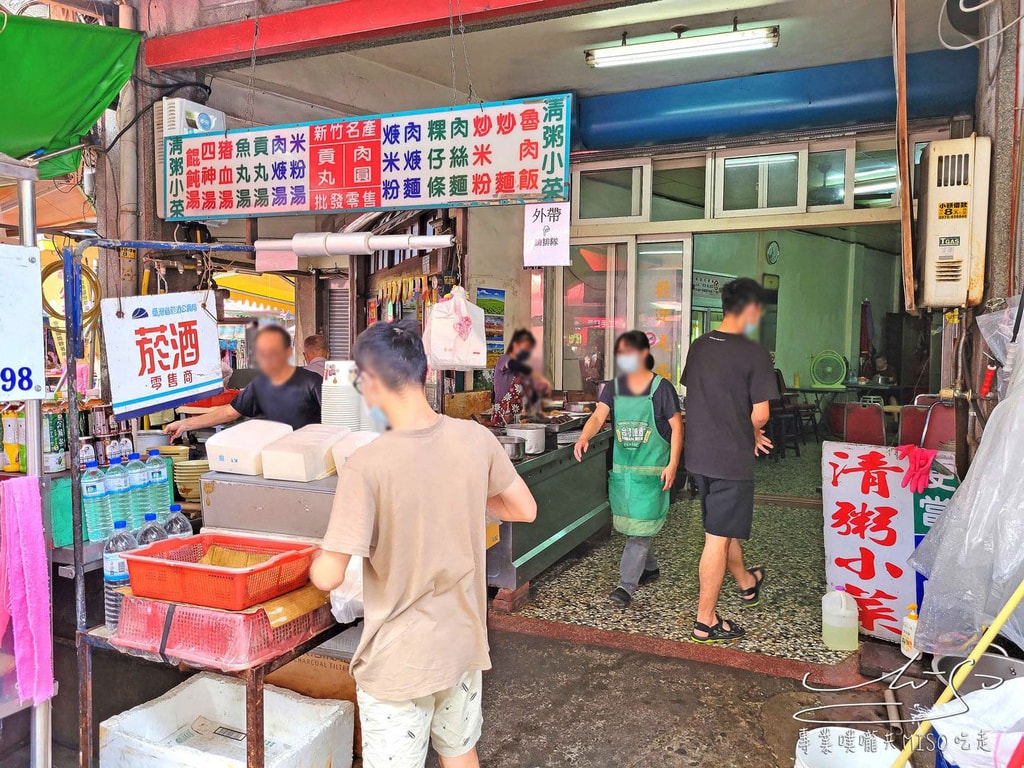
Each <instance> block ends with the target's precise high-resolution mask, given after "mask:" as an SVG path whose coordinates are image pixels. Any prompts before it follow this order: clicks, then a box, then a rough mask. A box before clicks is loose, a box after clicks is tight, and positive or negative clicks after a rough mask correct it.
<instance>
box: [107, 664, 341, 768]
mask: <svg viewBox="0 0 1024 768" xmlns="http://www.w3.org/2000/svg"><path fill="white" fill-rule="evenodd" d="M264 718H265V719H264V741H265V743H266V760H265V762H264V765H265V766H266V768H284V767H285V766H299V765H301V766H303V768H350V767H351V765H352V738H353V729H354V726H355V708H354V707H353V705H352V703H351V702H348V701H335V700H332V699H310V698H308V697H306V696H300V695H299V694H297V693H293V692H291V691H287V690H285V689H283V688H276V687H274V686H272V685H268V686H266V687H265V688H264ZM245 749H246V742H245V684H244V683H243V682H241V681H240V680H235V679H233V678H230V677H224V676H222V675H214V674H209V673H203V674H199V675H196V676H195V677H192V678H189V679H188V680H186V681H185V682H184V683H182V684H181V685H179V686H178V687H177V688H173V689H172V690H170V691H168V692H167V693H165V694H164V695H163V696H160V697H159V698H156V699H153V700H152V701H149V702H146V703H145V704H141V705H139V706H137V707H135V708H134V709H129V710H128V711H127V712H123V713H121V714H120V715H115V716H114V717H112V718H110V719H109V720H105V721H104V722H102V723H101V724H100V768H171V766H174V767H175V768H244V766H245V764H246V760H245Z"/></svg>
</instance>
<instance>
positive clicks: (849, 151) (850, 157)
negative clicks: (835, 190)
mask: <svg viewBox="0 0 1024 768" xmlns="http://www.w3.org/2000/svg"><path fill="white" fill-rule="evenodd" d="M839 150H844V151H845V152H846V166H845V170H844V175H843V182H844V183H843V202H842V203H837V204H834V205H810V204H808V205H807V210H808V211H847V210H849V211H852V210H853V187H854V177H853V174H854V169H855V168H856V166H857V142H856V141H855V140H854V139H845V140H842V141H814V142H811V143H810V144H808V146H807V164H808V168H809V167H810V160H811V155H812V154H814V153H815V152H837V151H839ZM806 189H809V187H807V188H806ZM806 189H805V192H804V199H805V200H806V196H807V193H806Z"/></svg>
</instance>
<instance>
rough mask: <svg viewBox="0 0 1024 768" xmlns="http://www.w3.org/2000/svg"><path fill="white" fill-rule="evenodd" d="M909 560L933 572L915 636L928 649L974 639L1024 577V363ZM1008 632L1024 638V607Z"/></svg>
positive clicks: (951, 648) (954, 649)
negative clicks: (954, 487) (971, 460)
mask: <svg viewBox="0 0 1024 768" xmlns="http://www.w3.org/2000/svg"><path fill="white" fill-rule="evenodd" d="M1017 346H1018V347H1019V346H1020V341H1019V340H1018V342H1017ZM1016 352H1017V355H1018V359H1020V357H1019V355H1020V350H1019V349H1018V350H1016ZM910 563H911V565H913V566H914V568H916V569H917V570H918V571H920V572H921V573H922V574H924V575H925V576H926V577H928V579H929V581H928V583H927V584H926V585H925V590H924V601H923V603H922V605H921V611H920V620H919V622H918V625H917V635H916V637H915V640H914V644H915V646H916V647H917V648H918V650H921V651H925V652H927V653H936V654H950V653H959V652H962V651H963V650H964V649H965V648H968V647H970V646H973V644H974V642H975V641H976V640H977V639H978V637H979V636H980V633H981V630H982V627H984V626H985V625H987V624H990V623H991V622H992V619H994V618H995V615H996V614H997V613H998V612H999V610H1000V609H1001V608H1002V607H1003V605H1004V604H1005V603H1006V601H1007V599H1009V597H1010V595H1011V594H1012V593H1013V591H1014V590H1015V589H1016V588H1017V586H1018V585H1019V584H1020V583H1021V581H1022V580H1024V365H1017V367H1016V369H1015V370H1014V372H1013V377H1012V379H1011V381H1010V382H1009V388H1008V391H1007V395H1006V397H1005V398H1004V399H1003V400H1002V401H1001V402H1000V403H999V405H997V406H996V408H995V409H994V410H993V411H992V415H991V416H990V417H989V420H988V426H987V427H986V429H985V432H984V435H983V436H982V439H981V444H980V445H979V447H978V453H977V455H976V456H975V459H974V463H973V464H971V468H970V470H969V471H968V473H967V477H965V478H964V481H963V483H961V485H960V487H959V488H958V489H957V491H956V493H955V494H954V495H953V498H952V499H950V501H949V504H948V506H947V507H946V511H945V513H944V514H942V515H941V516H940V517H939V519H938V522H937V523H936V525H935V526H934V527H933V528H932V529H931V532H929V533H928V535H927V536H925V538H924V541H923V542H922V543H921V546H919V547H918V548H917V550H916V551H915V552H914V554H913V555H912V556H911V558H910ZM1003 634H1004V635H1005V636H1006V637H1008V638H1010V639H1011V640H1013V642H1015V643H1017V645H1021V646H1024V607H1021V608H1018V609H1017V611H1015V612H1014V614H1013V615H1012V616H1011V617H1010V620H1009V621H1008V622H1007V623H1006V625H1005V627H1004V628H1003Z"/></svg>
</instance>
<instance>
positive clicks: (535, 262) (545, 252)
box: [523, 203, 572, 269]
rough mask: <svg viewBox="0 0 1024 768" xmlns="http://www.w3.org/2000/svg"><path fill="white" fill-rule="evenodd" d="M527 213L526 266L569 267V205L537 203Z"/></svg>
mask: <svg viewBox="0 0 1024 768" xmlns="http://www.w3.org/2000/svg"><path fill="white" fill-rule="evenodd" d="M523 210H524V213H525V220H524V222H523V266H524V267H526V268H527V269H532V268H536V267H568V266H569V265H570V264H571V263H572V259H571V257H570V255H569V204H568V203H537V204H535V205H527V206H524V207H523Z"/></svg>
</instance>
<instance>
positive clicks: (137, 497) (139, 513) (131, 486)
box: [125, 453, 156, 531]
mask: <svg viewBox="0 0 1024 768" xmlns="http://www.w3.org/2000/svg"><path fill="white" fill-rule="evenodd" d="M125 472H127V473H128V498H129V500H130V501H131V505H130V509H131V511H130V512H129V518H128V520H129V522H130V523H131V525H130V526H129V527H130V528H131V529H132V530H133V531H134V530H135V529H136V528H141V527H142V526H143V525H144V524H145V519H146V513H147V512H155V511H156V510H155V509H150V506H149V505H150V496H149V469H147V468H146V465H145V464H143V463H142V462H141V461H139V454H137V453H130V454H128V464H127V465H126V466H125Z"/></svg>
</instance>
